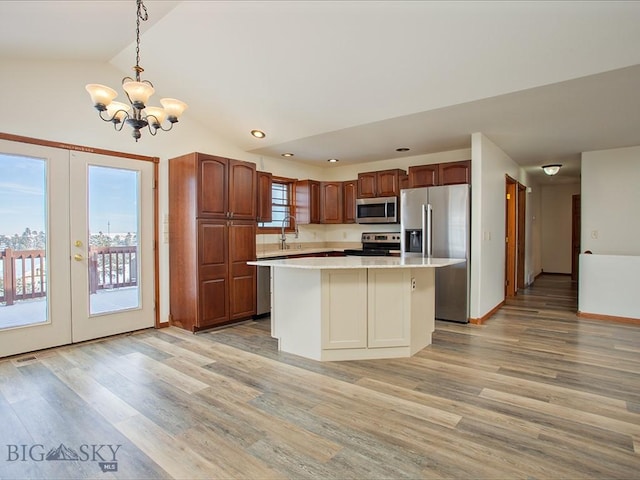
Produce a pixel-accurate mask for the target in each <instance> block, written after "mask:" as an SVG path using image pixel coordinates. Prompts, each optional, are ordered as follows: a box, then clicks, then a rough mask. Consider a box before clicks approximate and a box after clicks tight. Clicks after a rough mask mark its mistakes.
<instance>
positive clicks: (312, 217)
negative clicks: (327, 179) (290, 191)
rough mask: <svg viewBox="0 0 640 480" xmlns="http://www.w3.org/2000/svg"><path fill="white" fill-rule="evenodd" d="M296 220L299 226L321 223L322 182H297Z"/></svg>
mask: <svg viewBox="0 0 640 480" xmlns="http://www.w3.org/2000/svg"><path fill="white" fill-rule="evenodd" d="M295 201H296V220H297V221H298V224H299V225H305V224H308V223H320V182H316V181H315V180H300V181H298V182H296V200H295Z"/></svg>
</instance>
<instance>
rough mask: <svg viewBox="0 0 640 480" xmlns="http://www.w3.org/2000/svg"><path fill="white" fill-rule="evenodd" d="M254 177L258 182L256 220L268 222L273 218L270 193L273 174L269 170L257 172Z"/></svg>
mask: <svg viewBox="0 0 640 480" xmlns="http://www.w3.org/2000/svg"><path fill="white" fill-rule="evenodd" d="M256 178H257V183H258V192H257V202H258V203H257V209H256V220H257V221H258V222H270V221H271V220H272V219H273V213H272V208H271V207H272V203H273V200H272V193H271V185H272V184H273V175H272V174H271V173H269V172H257V173H256Z"/></svg>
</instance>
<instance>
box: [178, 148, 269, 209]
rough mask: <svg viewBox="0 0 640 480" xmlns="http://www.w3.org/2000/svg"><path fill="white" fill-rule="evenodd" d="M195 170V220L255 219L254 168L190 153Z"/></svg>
mask: <svg viewBox="0 0 640 480" xmlns="http://www.w3.org/2000/svg"><path fill="white" fill-rule="evenodd" d="M186 157H188V158H189V159H190V161H192V162H194V163H195V164H197V168H198V175H199V178H198V182H197V188H198V206H197V207H198V217H202V218H235V219H239V220H240V219H245V220H254V219H255V218H256V192H257V189H256V165H255V163H251V162H243V161H240V160H232V159H228V158H222V157H216V156H213V155H205V154H202V153H192V154H189V155H186Z"/></svg>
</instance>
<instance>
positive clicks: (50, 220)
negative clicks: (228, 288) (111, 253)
mask: <svg viewBox="0 0 640 480" xmlns="http://www.w3.org/2000/svg"><path fill="white" fill-rule="evenodd" d="M0 151H1V152H3V153H7V154H11V155H18V156H27V157H31V158H42V159H45V161H46V162H47V189H48V193H49V197H48V201H47V206H48V211H47V252H46V258H47V260H46V261H47V306H48V316H47V322H45V323H40V324H35V325H31V326H25V327H16V328H10V329H3V330H0V357H5V356H10V355H16V354H20V353H26V352H31V351H35V350H40V349H44V348H50V347H55V346H59V345H64V344H69V343H75V342H79V341H83V340H87V339H91V338H99V337H103V336H107V335H112V334H117V333H122V332H124V331H133V330H137V329H140V328H147V327H153V326H154V325H155V326H156V327H157V326H159V324H158V313H157V307H156V305H157V295H158V286H157V280H158V272H157V267H158V252H157V249H156V244H157V228H158V226H157V218H156V217H157V215H156V211H155V210H156V208H157V203H158V201H157V190H156V185H157V165H158V163H157V162H158V159H157V158H153V157H144V156H138V155H128V154H119V153H118V152H110V151H104V150H97V149H96V150H94V149H90V148H86V147H77V146H74V145H68V144H56V143H50V142H47V141H40V140H37V139H30V138H27V137H17V136H13V135H9V134H3V133H0ZM87 152H91V153H87ZM96 155H97V156H98V158H97V159H96ZM72 157H73V158H72ZM91 158H93V161H91V160H90V159H91ZM135 160H137V162H136V161H135ZM98 161H99V162H106V163H107V164H110V165H112V166H115V167H117V168H127V169H131V170H138V167H139V168H140V170H142V171H143V173H142V174H141V175H140V185H141V187H142V188H141V189H140V191H141V192H143V191H146V192H147V193H146V195H147V197H146V199H145V202H141V203H140V204H141V205H143V211H142V212H141V214H140V220H141V223H142V225H141V227H142V228H143V229H144V230H145V232H146V233H145V234H143V235H141V236H142V237H144V238H142V239H139V240H140V243H139V251H140V250H141V249H143V248H144V249H145V252H144V255H142V256H143V257H144V259H143V260H142V261H143V262H144V263H143V265H141V268H140V271H141V273H140V277H139V281H140V282H141V283H140V285H142V286H143V287H142V289H141V301H142V307H143V308H142V309H132V310H129V311H127V313H128V314H129V318H128V319H123V318H120V319H118V318H116V317H117V316H120V317H121V316H122V314H121V313H119V314H118V315H114V314H106V315H104V314H103V315H100V316H98V315H94V316H90V315H88V312H89V309H88V303H89V301H88V292H89V289H88V275H87V269H86V262H75V263H74V260H73V257H72V250H73V248H74V245H73V244H72V237H71V233H75V234H76V235H77V234H78V233H77V230H76V231H75V232H74V231H72V230H71V228H70V225H71V224H72V223H73V224H74V225H76V226H77V225H82V224H83V222H84V221H81V222H77V221H76V222H72V221H71V210H72V209H74V208H76V209H77V208H78V206H79V205H86V200H83V201H82V202H81V203H77V202H78V200H77V198H76V194H77V192H76V194H74V193H73V192H74V191H76V190H77V191H78V192H80V191H82V192H83V195H84V192H86V173H78V172H77V171H76V166H74V167H73V168H70V165H73V164H77V163H80V164H82V163H84V164H87V163H96V162H98ZM82 171H83V172H86V168H83V169H82ZM76 175H84V177H85V181H84V185H85V188H83V189H79V188H78V185H77V184H75V183H74V182H75V181H76V180H77V178H76ZM72 179H74V180H72ZM72 186H73V190H72ZM149 192H151V193H149ZM52 199H55V201H51V200H52ZM72 201H73V202H76V203H74V204H72V203H71V202H72ZM84 210H85V213H84V217H85V221H86V208H85V209H84ZM74 228H75V227H74ZM82 228H84V227H82ZM85 236H86V234H85ZM83 243H84V242H83ZM74 254H75V253H74ZM85 258H86V255H85ZM83 264H84V265H83ZM80 272H82V273H80ZM76 277H77V278H76ZM81 277H84V279H85V280H84V281H83V280H82V278H81ZM72 285H74V287H73V288H72V287H71V286H72ZM78 289H79V290H78ZM72 290H78V291H81V292H82V294H83V296H80V297H78V295H79V293H75V294H72V293H71V291H72ZM73 298H84V301H83V302H76V303H78V304H79V305H80V306H78V305H76V306H75V307H74V306H72V299H73ZM82 315H84V317H83V316H82ZM99 317H103V318H102V321H99V320H98V321H96V320H95V319H96V318H98V319H99ZM111 317H114V319H113V320H112V318H111ZM92 319H93V320H92ZM76 324H77V325H76ZM109 324H113V325H109ZM105 325H107V326H105ZM72 326H73V327H72ZM123 328H124V329H123Z"/></svg>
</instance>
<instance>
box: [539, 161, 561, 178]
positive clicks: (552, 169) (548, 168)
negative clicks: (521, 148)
mask: <svg viewBox="0 0 640 480" xmlns="http://www.w3.org/2000/svg"><path fill="white" fill-rule="evenodd" d="M561 166H562V165H561V164H559V163H554V164H553V165H543V167H542V170H544V173H546V174H547V175H549V176H553V175H555V174H556V173H558V172H559V171H560V167H561Z"/></svg>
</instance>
